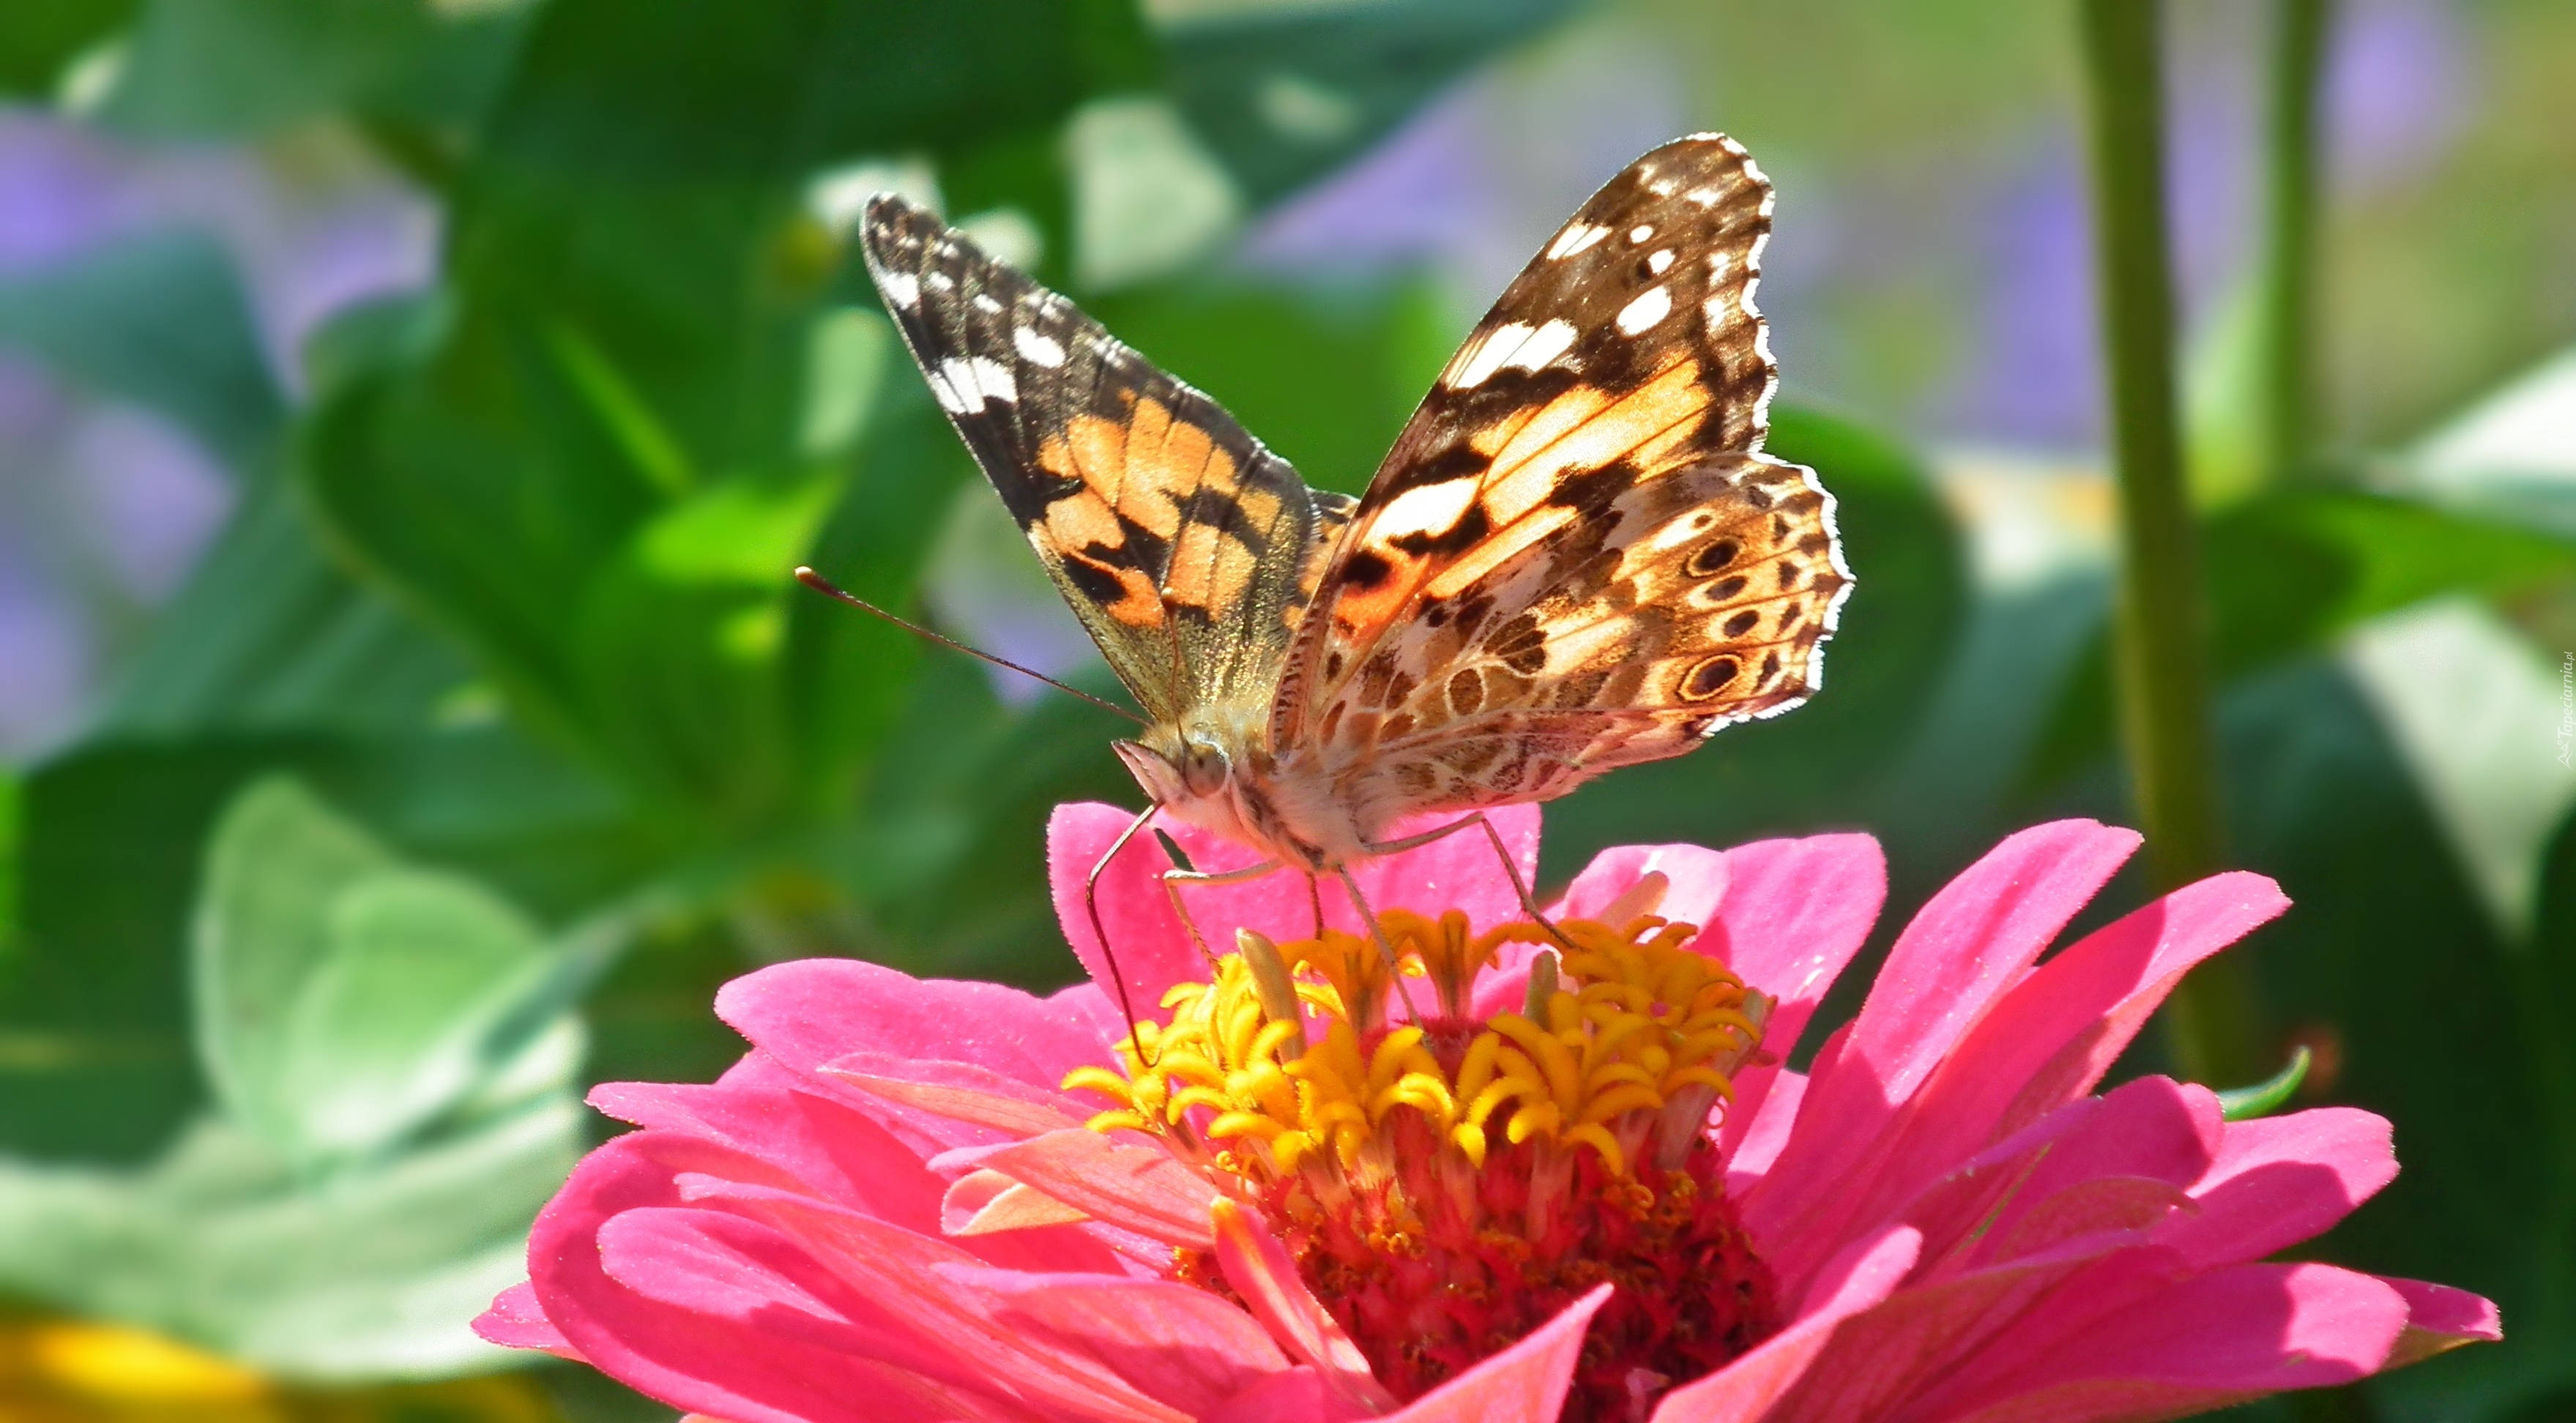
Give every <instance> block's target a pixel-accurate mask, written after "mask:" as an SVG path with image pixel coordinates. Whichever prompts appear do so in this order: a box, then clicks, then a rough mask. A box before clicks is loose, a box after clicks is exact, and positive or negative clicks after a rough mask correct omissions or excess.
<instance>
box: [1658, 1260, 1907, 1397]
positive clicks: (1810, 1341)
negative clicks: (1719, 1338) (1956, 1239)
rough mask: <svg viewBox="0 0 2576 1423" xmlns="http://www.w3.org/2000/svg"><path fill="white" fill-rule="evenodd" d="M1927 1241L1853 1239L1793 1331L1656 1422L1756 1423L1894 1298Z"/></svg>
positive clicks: (1679, 1393)
mask: <svg viewBox="0 0 2576 1423" xmlns="http://www.w3.org/2000/svg"><path fill="white" fill-rule="evenodd" d="M1922 1245H1923V1238H1922V1237H1921V1236H1919V1235H1917V1234H1915V1233H1914V1232H1913V1231H1912V1230H1911V1229H1908V1228H1906V1227H1903V1226H1892V1227H1889V1228H1888V1229H1886V1230H1882V1231H1878V1232H1875V1233H1873V1234H1871V1235H1869V1236H1867V1237H1865V1238H1863V1239H1860V1240H1856V1241H1853V1242H1852V1243H1851V1244H1850V1245H1849V1246H1846V1247H1845V1248H1844V1249H1843V1251H1842V1253H1840V1254H1839V1255H1837V1256H1835V1257H1834V1259H1833V1260H1832V1261H1831V1262H1829V1263H1828V1264H1827V1265H1826V1267H1825V1268H1824V1270H1822V1271H1821V1272H1819V1274H1818V1277H1817V1284H1816V1287H1815V1288H1814V1289H1813V1290H1811V1291H1810V1292H1809V1294H1808V1297H1807V1299H1806V1300H1804V1301H1803V1302H1802V1303H1801V1304H1800V1305H1799V1308H1798V1316H1797V1318H1796V1319H1795V1320H1793V1321H1792V1322H1791V1323H1790V1325H1789V1327H1787V1328H1786V1329H1783V1330H1781V1331H1780V1332H1779V1333H1777V1334H1774V1335H1772V1336H1771V1337H1770V1338H1768V1339H1766V1340H1764V1341H1762V1343H1761V1344H1760V1345H1759V1346H1757V1347H1756V1348H1754V1349H1753V1350H1752V1351H1751V1352H1749V1353H1746V1354H1745V1355H1744V1356H1742V1357H1741V1358H1738V1359H1737V1360H1736V1361H1735V1362H1733V1363H1731V1364H1728V1365H1727V1366H1726V1367H1725V1368H1722V1369H1720V1370H1718V1371H1717V1372H1716V1373H1713V1374H1710V1375H1709V1376H1708V1377H1706V1378H1703V1379H1698V1380H1695V1381H1693V1382H1691V1383H1686V1384H1684V1385H1682V1386H1681V1387H1680V1388H1677V1389H1674V1390H1673V1391H1672V1392H1670V1393H1668V1394H1665V1395H1664V1397H1663V1401H1662V1402H1661V1403H1659V1404H1657V1405H1656V1406H1655V1413H1654V1423H1752V1420H1755V1419H1759V1418H1764V1417H1766V1416H1767V1411H1768V1410H1769V1409H1770V1407H1771V1406H1772V1405H1773V1404H1775V1403H1777V1402H1778V1401H1779V1400H1780V1399H1781V1397H1782V1396H1783V1395H1785V1394H1786V1393H1787V1392H1788V1391H1789V1390H1790V1389H1791V1388H1793V1387H1795V1386H1796V1385H1797V1382H1798V1380H1799V1379H1800V1378H1801V1377H1803V1376H1804V1375H1805V1373H1806V1371H1807V1368H1808V1366H1809V1365H1811V1364H1813V1363H1814V1362H1815V1361H1816V1356H1817V1355H1818V1354H1819V1353H1822V1352H1823V1351H1824V1348H1825V1346H1826V1345H1827V1344H1829V1343H1831V1342H1832V1341H1833V1338H1834V1334H1835V1331H1836V1330H1837V1329H1839V1328H1840V1327H1841V1325H1842V1323H1843V1321H1844V1320H1847V1319H1849V1318H1851V1317H1852V1316H1853V1315H1855V1314H1858V1313H1860V1312H1861V1311H1862V1310H1865V1309H1867V1308H1869V1307H1870V1306H1872V1305H1875V1304H1877V1303H1878V1302H1880V1301H1881V1300H1884V1299H1886V1298H1887V1297H1888V1296H1889V1295H1890V1294H1892V1293H1894V1292H1895V1290H1896V1287H1897V1284H1898V1283H1899V1282H1900V1281H1902V1280H1903V1279H1904V1278H1905V1275H1906V1272H1907V1271H1909V1270H1912V1269H1913V1268H1914V1261H1915V1258H1916V1255H1917V1253H1918V1252H1919V1251H1920V1250H1921V1249H1922Z"/></svg>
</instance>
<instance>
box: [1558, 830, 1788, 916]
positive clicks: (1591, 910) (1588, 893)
mask: <svg viewBox="0 0 2576 1423" xmlns="http://www.w3.org/2000/svg"><path fill="white" fill-rule="evenodd" d="M1775 843H1777V842H1775ZM1789 843H1794V842H1789ZM1650 874H1659V875H1662V876H1663V877H1664V878H1665V880H1666V881H1667V882H1668V883H1669V888H1667V889H1666V890H1665V891H1664V902H1663V904H1662V905H1661V906H1660V907H1658V908H1657V909H1656V910H1655V911H1654V912H1655V913H1657V914H1660V915H1662V916H1663V917H1664V919H1665V920H1666V921H1667V922H1669V923H1674V924H1698V925H1702V926H1705V925H1707V924H1709V923H1710V922H1712V921H1713V920H1715V919H1716V918H1717V906H1718V901H1719V900H1720V899H1722V898H1724V897H1725V895H1726V881H1727V857H1726V855H1725V854H1724V853H1722V852H1720V851H1716V850H1709V849H1703V848H1702V847H1700V846H1697V845H1613V846H1611V847H1610V848H1609V849H1607V850H1604V851H1602V852H1601V853H1600V854H1597V855H1595V856H1593V857H1592V863H1591V864H1588V865H1585V866H1584V867H1583V869H1582V871H1581V872H1580V873H1578V874H1576V875H1575V877H1574V879H1573V882H1571V883H1569V884H1568V885H1566V887H1565V893H1564V895H1563V896H1561V897H1560V898H1559V899H1558V900H1557V902H1556V907H1555V909H1554V910H1553V911H1552V912H1553V913H1554V914H1555V915H1556V917H1557V918H1559V919H1598V918H1600V917H1601V911H1602V910H1604V909H1606V908H1608V907H1609V905H1610V903H1611V901H1613V900H1615V899H1617V898H1618V897H1619V896H1621V895H1623V894H1626V893H1627V892H1628V890H1629V887H1630V886H1632V885H1634V884H1636V882H1637V881H1639V880H1641V879H1644V878H1645V877H1646V876H1647V875H1650ZM1610 927H1612V928H1614V929H1617V928H1624V927H1626V926H1624V925H1619V924H1613V925H1611V926H1610Z"/></svg>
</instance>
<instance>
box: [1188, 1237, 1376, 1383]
mask: <svg viewBox="0 0 2576 1423" xmlns="http://www.w3.org/2000/svg"><path fill="white" fill-rule="evenodd" d="M1209 1218H1210V1221H1211V1223H1212V1224H1213V1225H1214V1226H1215V1228H1216V1262H1217V1268H1218V1269H1219V1270H1222V1271H1223V1272H1224V1273H1225V1282H1226V1283H1227V1284H1229V1285H1232V1286H1233V1287H1234V1292H1235V1293H1236V1294H1237V1295H1239V1296H1241V1297H1242V1299H1243V1302H1244V1304H1245V1305H1246V1306H1247V1307H1249V1308H1250V1309H1251V1310H1252V1316H1253V1318H1255V1319H1258V1320H1260V1321H1261V1323H1262V1325H1263V1327H1265V1328H1267V1329H1268V1330H1269V1331H1270V1337H1271V1338H1273V1339H1276V1340H1278V1341H1279V1343H1280V1344H1281V1345H1282V1346H1283V1347H1285V1348H1286V1349H1287V1351H1288V1354H1289V1356H1290V1357H1292V1358H1294V1359H1296V1360H1297V1361H1298V1362H1300V1363H1303V1364H1307V1365H1309V1366H1311V1367H1313V1368H1314V1369H1315V1371H1316V1372H1317V1373H1319V1374H1321V1375H1322V1376H1323V1379H1324V1382H1325V1383H1326V1384H1328V1385H1330V1386H1331V1388H1332V1390H1333V1392H1334V1393H1336V1394H1337V1395H1339V1396H1340V1397H1341V1398H1342V1399H1344V1400H1345V1401H1347V1402H1349V1403H1352V1404H1356V1405H1358V1406H1360V1407H1364V1408H1366V1409H1368V1410H1369V1411H1370V1412H1372V1413H1383V1412H1385V1411H1387V1410H1388V1409H1390V1408H1392V1407H1393V1406H1394V1404H1395V1400H1394V1399H1393V1398H1392V1397H1391V1396H1390V1395H1389V1394H1388V1393H1387V1391H1386V1389H1385V1388H1384V1387H1383V1386H1382V1385H1380V1384H1379V1383H1378V1381H1377V1376H1376V1375H1375V1374H1373V1373H1371V1372H1370V1370H1369V1365H1368V1358H1367V1356H1365V1355H1363V1354H1361V1353H1360V1350H1359V1346H1358V1345H1356V1344H1354V1343H1352V1342H1351V1337H1350V1336H1349V1335H1348V1334H1345V1333H1343V1332H1342V1326H1341V1325H1340V1324H1338V1323H1336V1322H1335V1321H1334V1319H1333V1316H1332V1315H1330V1314H1328V1313H1326V1312H1325V1310H1324V1306H1323V1302H1322V1301H1320V1300H1318V1299H1316V1298H1315V1296H1314V1295H1313V1293H1311V1292H1310V1291H1308V1290H1307V1288H1306V1284H1305V1281H1303V1280H1301V1279H1299V1278H1298V1276H1297V1262H1296V1261H1294V1260H1291V1259H1290V1258H1288V1250H1287V1247H1285V1246H1283V1245H1281V1244H1280V1243H1279V1241H1278V1240H1277V1239H1276V1238H1275V1237H1273V1236H1272V1235H1271V1234H1270V1232H1268V1231H1267V1230H1264V1229H1262V1228H1261V1226H1260V1224H1259V1223H1258V1222H1256V1221H1255V1220H1253V1218H1252V1217H1251V1215H1250V1214H1249V1213H1248V1212H1246V1211H1245V1210H1244V1209H1243V1208H1242V1207H1240V1206H1237V1205H1236V1204H1234V1203H1233V1202H1232V1201H1228V1200H1222V1199H1221V1200H1219V1201H1218V1202H1217V1203H1216V1206H1215V1208H1214V1209H1213V1210H1211V1211H1210V1212H1209Z"/></svg>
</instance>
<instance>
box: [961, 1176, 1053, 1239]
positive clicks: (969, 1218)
mask: <svg viewBox="0 0 2576 1423" xmlns="http://www.w3.org/2000/svg"><path fill="white" fill-rule="evenodd" d="M1089 1219H1091V1217H1089V1216H1087V1215H1085V1214H1083V1213H1082V1212H1081V1211H1078V1210H1075V1209H1074V1208H1073V1207H1071V1206H1069V1205H1066V1204H1065V1203H1064V1202H1062V1201H1059V1200H1057V1199H1056V1198H1055V1197H1053V1196H1050V1195H1046V1194H1044V1193H1042V1192H1039V1191H1037V1190H1034V1189H1032V1188H1030V1187H1028V1186H1024V1185H1022V1184H1020V1183H1019V1182H1017V1181H1014V1180H1012V1179H1011V1178H1010V1177H1008V1176H1005V1175H1003V1174H1002V1173H1001V1172H999V1171H974V1172H969V1173H968V1174H966V1175H964V1176H961V1177H959V1178H958V1179H957V1180H956V1182H955V1183H953V1184H952V1185H950V1186H949V1188H948V1195H947V1197H946V1198H945V1199H944V1200H942V1201H941V1202H940V1203H939V1229H940V1233H941V1234H943V1235H950V1236H958V1235H996V1234H999V1233H1001V1232H1003V1231H1008V1230H1032V1229H1035V1228H1037V1227H1039V1226H1042V1225H1071V1224H1073V1223H1074V1222H1076V1221H1086V1220H1089Z"/></svg>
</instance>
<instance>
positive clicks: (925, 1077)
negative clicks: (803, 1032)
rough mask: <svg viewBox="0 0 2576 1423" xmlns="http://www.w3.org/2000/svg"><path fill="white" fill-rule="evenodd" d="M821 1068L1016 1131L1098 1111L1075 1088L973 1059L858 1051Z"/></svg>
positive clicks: (1078, 1121)
mask: <svg viewBox="0 0 2576 1423" xmlns="http://www.w3.org/2000/svg"><path fill="white" fill-rule="evenodd" d="M819 1073H820V1075H821V1076H823V1077H827V1078H829V1079H831V1080H832V1081H835V1082H845V1083H848V1084H849V1085H850V1086H853V1087H856V1088H858V1089H859V1090H860V1091H862V1092H866V1093H869V1094H870V1095H872V1096H876V1097H881V1098H884V1099H885V1100H887V1101H889V1102H895V1103H899V1104H901V1105H903V1106H907V1107H917V1108H920V1109H921V1110H922V1111H925V1112H935V1113H937V1114H938V1115H940V1116H943V1117H950V1118H954V1119H955V1120H958V1121H961V1122H972V1123H974V1124H975V1125H977V1126H986V1127H992V1128H993V1129H995V1130H997V1131H1001V1132H1006V1133H1008V1134H1010V1135H1013V1136H1034V1135H1036V1134H1037V1133H1039V1132H1047V1131H1060V1130H1062V1129H1063V1128H1066V1127H1078V1126H1081V1125H1082V1124H1083V1123H1084V1122H1086V1121H1088V1120H1090V1118H1091V1115H1092V1114H1091V1111H1090V1109H1088V1108H1086V1107H1084V1106H1083V1104H1082V1103H1081V1102H1079V1101H1078V1100H1076V1099H1075V1098H1074V1097H1073V1096H1072V1095H1071V1094H1069V1093H1065V1092H1050V1091H1046V1090H1043V1089H1041V1088H1037V1087H1032V1086H1029V1085H1028V1084H1026V1083H1024V1082H1020V1081H1017V1080H1015V1079H1012V1078H1009V1077H1004V1076H1003V1075H1001V1074H1000V1073H998V1072H994V1071H992V1070H991V1069H989V1068H983V1067H977V1066H976V1065H974V1064H973V1063H970V1062H937V1061H924V1060H922V1059H920V1058H906V1057H895V1056H892V1055H890V1054H887V1053H881V1052H854V1053H851V1054H849V1055H848V1056H846V1057H837V1058H834V1059H833V1060H832V1061H830V1062H828V1063H826V1064H824V1065H823V1067H822V1068H820V1069H819Z"/></svg>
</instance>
